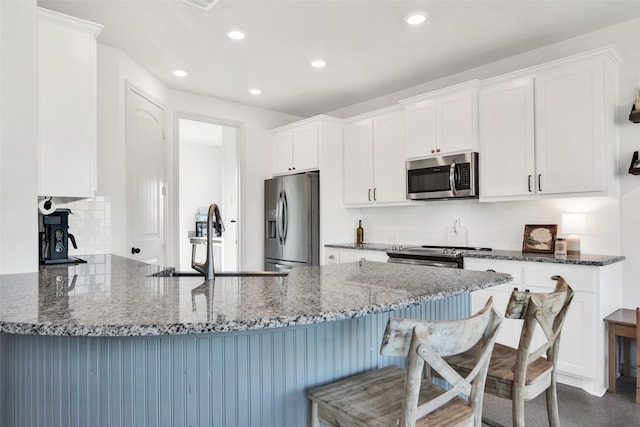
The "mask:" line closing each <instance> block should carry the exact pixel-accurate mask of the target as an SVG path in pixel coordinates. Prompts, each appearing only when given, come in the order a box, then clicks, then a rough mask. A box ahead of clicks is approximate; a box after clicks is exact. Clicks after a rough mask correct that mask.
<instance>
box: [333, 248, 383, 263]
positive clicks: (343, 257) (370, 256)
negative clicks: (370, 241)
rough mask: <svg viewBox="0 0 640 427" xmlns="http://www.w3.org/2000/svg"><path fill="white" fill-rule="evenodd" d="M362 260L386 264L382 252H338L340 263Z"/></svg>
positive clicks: (343, 250)
mask: <svg viewBox="0 0 640 427" xmlns="http://www.w3.org/2000/svg"><path fill="white" fill-rule="evenodd" d="M361 259H364V260H365V261H377V262H386V261H387V259H388V257H387V253H386V252H384V251H360V250H354V249H341V250H340V263H345V262H355V261H360V260H361Z"/></svg>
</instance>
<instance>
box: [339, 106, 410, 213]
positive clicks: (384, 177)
mask: <svg viewBox="0 0 640 427" xmlns="http://www.w3.org/2000/svg"><path fill="white" fill-rule="evenodd" d="M343 177H344V203H345V205H351V206H368V205H375V204H386V205H389V204H407V203H408V202H407V196H406V191H407V190H406V183H405V180H406V171H405V155H404V114H403V111H402V110H401V109H400V108H392V109H385V110H383V111H381V112H376V113H374V114H371V115H367V116H366V117H362V116H359V118H357V119H352V120H351V121H348V122H347V123H346V124H345V127H344V175H343Z"/></svg>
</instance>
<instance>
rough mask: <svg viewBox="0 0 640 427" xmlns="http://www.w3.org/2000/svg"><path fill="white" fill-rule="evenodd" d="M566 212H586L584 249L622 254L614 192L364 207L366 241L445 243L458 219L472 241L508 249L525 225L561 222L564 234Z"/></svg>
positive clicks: (519, 242) (519, 241)
mask: <svg viewBox="0 0 640 427" xmlns="http://www.w3.org/2000/svg"><path fill="white" fill-rule="evenodd" d="M567 212H584V213H586V217H587V218H586V231H585V232H584V233H582V234H581V235H580V237H581V250H582V252H583V253H590V254H603V255H617V254H619V253H620V228H619V223H620V220H619V217H620V206H619V201H618V199H616V198H614V197H593V198H586V197H583V198H562V199H547V200H531V201H518V202H495V203H480V202H479V201H478V200H442V201H429V202H420V204H417V205H412V206H402V207H375V208H363V209H361V210H360V213H361V218H362V221H363V227H364V229H365V242H371V243H401V244H409V245H417V244H431V245H440V244H444V243H445V239H446V229H447V227H449V226H452V225H453V222H454V219H455V218H459V219H460V221H461V225H462V226H463V227H467V230H468V244H469V246H487V247H491V248H494V249H505V250H520V249H521V248H522V238H523V234H524V225H525V224H558V229H559V231H558V232H559V233H560V234H562V229H561V218H562V214H563V213H567ZM356 226H357V224H355V225H354V228H353V229H354V237H353V238H354V239H355V227H356Z"/></svg>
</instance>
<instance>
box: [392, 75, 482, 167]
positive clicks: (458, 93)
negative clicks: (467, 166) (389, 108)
mask: <svg viewBox="0 0 640 427" xmlns="http://www.w3.org/2000/svg"><path fill="white" fill-rule="evenodd" d="M477 100H478V81H472V82H468V83H463V84H461V85H456V86H453V87H451V88H447V89H443V90H440V91H437V92H431V93H427V94H424V95H419V96H416V97H413V98H409V99H405V100H402V101H400V102H401V103H402V104H403V105H404V109H405V121H406V139H405V141H406V157H407V159H415V158H421V157H428V156H433V155H441V154H450V153H456V152H461V151H469V150H473V151H477V148H478V136H477V135H478V101H477Z"/></svg>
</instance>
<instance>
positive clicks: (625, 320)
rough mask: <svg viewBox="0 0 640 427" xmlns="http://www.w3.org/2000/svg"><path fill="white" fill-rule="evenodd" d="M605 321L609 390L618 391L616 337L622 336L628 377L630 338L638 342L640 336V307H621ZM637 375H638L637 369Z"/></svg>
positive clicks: (639, 383)
mask: <svg viewBox="0 0 640 427" xmlns="http://www.w3.org/2000/svg"><path fill="white" fill-rule="evenodd" d="M604 321H605V322H607V328H608V331H609V392H610V393H616V378H617V373H616V362H617V360H618V358H617V351H616V349H617V345H616V344H617V343H616V341H617V340H616V338H617V337H621V338H622V348H623V350H622V352H623V360H624V365H623V370H622V375H624V376H626V377H628V376H630V373H631V369H630V368H631V363H632V362H631V344H630V340H631V339H635V340H636V343H637V342H639V340H638V338H639V337H640V333H639V332H640V331H638V328H637V326H636V325H638V324H640V308H636V309H635V310H630V309H626V308H621V309H619V310H616V311H614V312H613V313H611V314H610V315H608V316H607V317H605V318H604ZM636 345H637V344H636ZM637 350H638V349H636V359H637V360H636V366H640V354H639V352H638V351H637ZM636 375H638V372H637V371H636ZM636 403H640V376H637V379H636Z"/></svg>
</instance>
